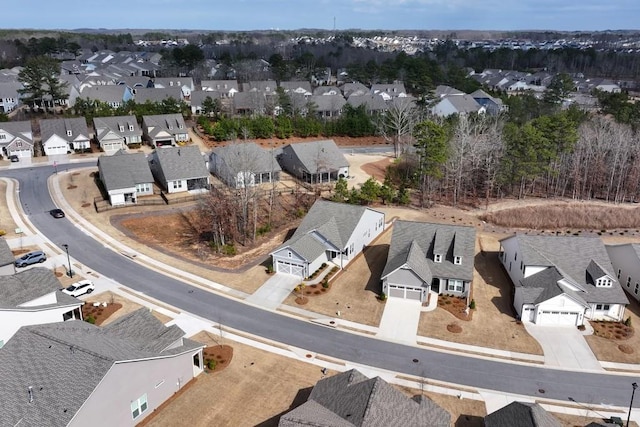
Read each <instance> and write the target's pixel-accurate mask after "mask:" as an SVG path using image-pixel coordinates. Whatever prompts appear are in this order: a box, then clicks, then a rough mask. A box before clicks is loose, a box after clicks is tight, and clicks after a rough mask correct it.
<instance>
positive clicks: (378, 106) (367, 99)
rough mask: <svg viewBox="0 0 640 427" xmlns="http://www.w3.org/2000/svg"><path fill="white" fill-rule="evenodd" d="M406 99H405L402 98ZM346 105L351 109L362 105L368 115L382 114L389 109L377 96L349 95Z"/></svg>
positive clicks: (382, 99)
mask: <svg viewBox="0 0 640 427" xmlns="http://www.w3.org/2000/svg"><path fill="white" fill-rule="evenodd" d="M403 99H407V98H403ZM347 104H349V105H351V106H352V107H353V108H358V107H359V106H361V105H364V108H365V110H366V112H367V113H368V114H382V113H384V112H385V111H387V110H388V109H389V104H387V102H386V101H385V100H384V98H382V97H381V96H379V95H355V94H353V95H351V96H350V97H349V98H348V99H347Z"/></svg>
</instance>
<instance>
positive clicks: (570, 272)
mask: <svg viewBox="0 0 640 427" xmlns="http://www.w3.org/2000/svg"><path fill="white" fill-rule="evenodd" d="M512 238H515V239H517V240H518V247H519V248H520V253H521V254H522V262H524V264H525V265H527V266H541V267H555V268H556V269H557V271H558V273H559V274H560V275H562V277H564V278H565V279H566V280H568V281H569V282H571V283H573V284H575V285H577V286H578V287H580V288H582V289H584V291H585V292H579V293H578V294H577V295H579V296H580V297H581V298H582V299H583V300H584V301H586V302H588V303H614V304H615V303H617V304H628V303H629V300H628V299H627V297H626V295H625V293H624V291H623V290H622V287H621V286H620V284H619V283H618V280H617V279H616V275H615V274H614V273H613V271H614V270H613V266H612V265H611V261H610V260H609V254H608V253H607V250H606V248H605V246H604V244H603V243H602V241H601V240H600V239H599V238H597V237H574V236H566V237H565V236H528V235H522V234H518V235H516V236H511V237H507V238H506V239H512ZM506 239H503V240H506ZM592 262H593V263H594V264H592ZM590 266H591V267H590ZM589 269H591V271H592V272H593V273H594V274H596V275H598V274H601V275H600V276H599V277H602V275H604V274H606V275H608V276H609V277H610V278H611V280H612V282H613V284H612V286H611V287H596V286H595V283H594V282H593V278H592V277H590V274H589ZM544 271H546V270H543V272H544ZM541 273H542V272H541ZM541 273H537V274H534V275H533V276H530V277H527V278H526V279H525V281H523V286H526V287H529V288H532V287H543V286H544V287H546V286H556V283H555V281H553V280H549V281H545V280H543V279H540V280H538V278H535V277H534V276H537V275H538V274H541ZM541 277H542V276H541Z"/></svg>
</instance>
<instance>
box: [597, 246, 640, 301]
mask: <svg viewBox="0 0 640 427" xmlns="http://www.w3.org/2000/svg"><path fill="white" fill-rule="evenodd" d="M605 247H606V249H607V253H608V254H609V258H610V259H611V264H612V265H613V269H614V271H615V273H616V277H617V278H618V282H619V283H620V285H621V286H622V289H624V290H625V291H627V295H631V297H633V298H635V299H636V300H638V301H640V244H638V243H626V244H623V245H606V246H605Z"/></svg>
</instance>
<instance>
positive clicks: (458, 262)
mask: <svg viewBox="0 0 640 427" xmlns="http://www.w3.org/2000/svg"><path fill="white" fill-rule="evenodd" d="M453 263H454V264H455V265H462V257H461V256H456V257H453Z"/></svg>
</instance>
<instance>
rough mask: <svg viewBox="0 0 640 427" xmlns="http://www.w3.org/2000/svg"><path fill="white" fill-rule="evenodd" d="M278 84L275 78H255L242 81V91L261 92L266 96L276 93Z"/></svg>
mask: <svg viewBox="0 0 640 427" xmlns="http://www.w3.org/2000/svg"><path fill="white" fill-rule="evenodd" d="M277 89H278V85H277V83H276V81H275V80H255V81H250V82H247V83H242V92H259V93H263V94H265V95H266V96H269V95H272V96H273V95H276V93H277V92H276V91H277Z"/></svg>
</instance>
